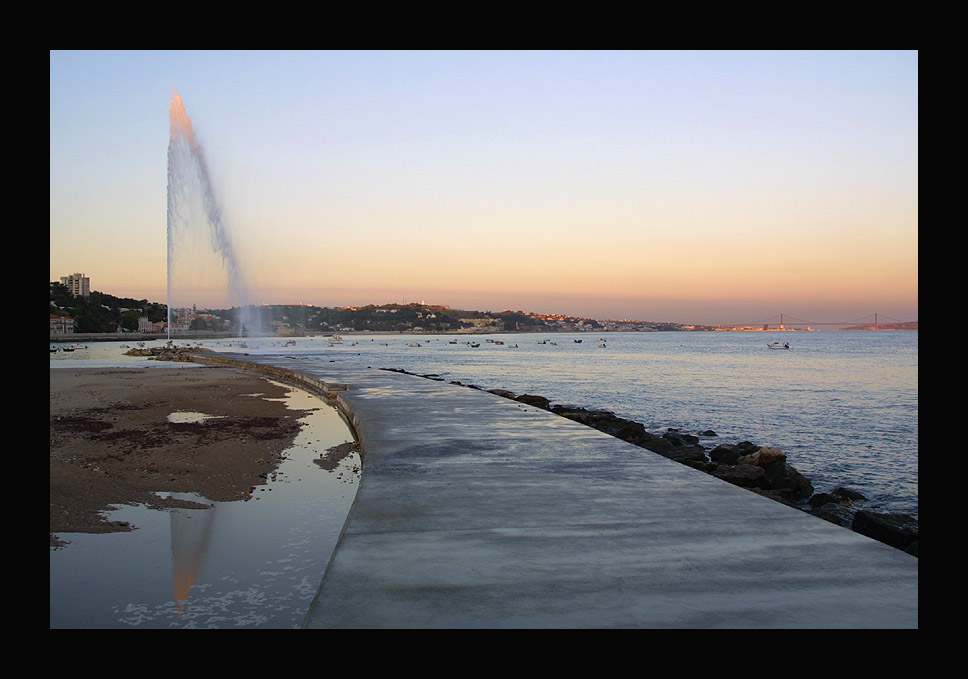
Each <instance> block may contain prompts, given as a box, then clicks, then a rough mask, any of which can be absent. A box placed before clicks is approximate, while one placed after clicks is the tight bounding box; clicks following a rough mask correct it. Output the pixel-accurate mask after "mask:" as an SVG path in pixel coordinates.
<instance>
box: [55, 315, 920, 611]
mask: <svg viewBox="0 0 968 679" xmlns="http://www.w3.org/2000/svg"><path fill="white" fill-rule="evenodd" d="M488 339H490V340H492V341H491V342H488V341H487V340H488ZM576 339H581V340H582V342H581V343H580V344H578V343H576V342H575V341H574V340H576ZM469 341H473V342H479V343H480V346H479V347H471V346H469V345H468V342H469ZM773 341H780V342H789V343H790V345H791V349H790V350H788V351H786V350H770V349H768V348H767V344H768V343H771V342H773ZM294 342H295V343H294V344H293V343H291V342H287V341H286V340H281V339H275V338H269V339H250V340H246V342H245V346H244V347H242V346H240V343H239V342H238V341H215V340H212V341H203V342H201V343H200V344H201V345H202V346H204V347H206V348H210V349H213V350H215V351H229V352H240V351H241V352H246V353H250V354H263V355H273V354H278V355H285V356H296V357H300V358H301V359H303V360H305V361H306V362H307V364H311V365H316V366H319V365H322V364H329V363H339V364H341V365H347V366H355V367H373V368H398V369H403V370H407V371H409V372H414V373H418V374H436V375H439V376H440V377H441V378H443V379H445V380H448V381H455V380H456V381H460V382H463V383H465V384H475V385H477V386H480V387H483V388H487V389H493V388H502V389H509V390H511V391H514V392H516V393H519V394H520V393H532V394H540V395H542V396H545V397H547V398H549V399H551V401H552V402H553V403H562V404H570V405H578V406H584V407H587V408H596V409H607V410H611V411H613V412H615V413H616V414H618V415H620V416H622V417H626V418H629V419H633V420H636V421H638V422H641V423H642V424H644V425H645V426H646V428H647V429H648V430H649V431H652V432H653V433H661V432H663V431H665V430H666V429H667V428H677V429H680V430H682V431H685V432H689V433H699V432H702V431H705V430H713V431H715V432H716V434H717V436H716V437H710V438H704V439H703V444H704V445H705V446H707V447H712V446H714V445H716V444H717V443H735V442H739V441H744V440H748V441H752V442H754V443H757V444H760V445H770V446H777V447H779V448H782V449H783V450H784V451H785V452H786V454H787V456H788V458H789V461H790V463H791V464H792V465H793V466H794V467H796V468H797V469H798V470H799V471H801V472H802V473H803V474H805V475H806V476H807V477H808V478H810V479H811V481H812V482H813V484H814V486H815V488H816V490H817V491H827V490H832V489H833V488H835V487H837V486H840V485H843V486H847V487H850V488H853V489H856V490H859V491H860V492H862V493H864V494H865V495H867V497H869V498H870V499H871V503H870V504H869V505H867V506H868V507H870V508H872V509H876V510H879V511H891V512H902V513H906V514H911V515H913V516H915V517H917V516H918V333H917V332H847V331H839V332H838V331H834V332H786V333H779V332H776V333H772V332H755V333H752V332H750V333H748V332H735V333H711V332H695V333H693V332H662V333H609V334H600V335H597V334H594V333H581V334H543V335H532V334H506V335H500V334H494V335H482V336H478V335H475V336H473V337H471V336H467V335H453V336H444V335H437V336H412V335H406V336H404V335H372V336H371V335H354V336H347V337H345V338H344V339H343V341H342V342H333V341H331V340H330V339H327V338H325V337H322V336H318V337H310V338H299V339H296V340H294ZM496 342H504V344H497V343H496ZM414 343H417V344H419V345H420V346H410V345H411V344H414ZM153 344H163V342H157V343H153ZM124 350H125V348H124V347H123V346H122V345H121V344H119V343H114V342H111V343H103V344H95V345H90V347H89V349H87V350H84V352H85V353H84V356H83V360H81V359H82V356H81V354H80V352H75V353H74V354H63V355H61V354H57V355H54V354H52V355H51V364H52V365H55V362H57V363H56V364H57V365H63V366H65V367H66V366H72V365H75V364H77V365H88V366H97V365H106V366H114V365H119V364H120V365H125V364H127V362H130V364H131V365H132V366H135V365H137V366H144V365H145V360H144V359H129V358H126V357H123V351H124ZM336 436H337V438H339V439H340V440H337V441H335V443H329V444H327V446H326V447H328V446H329V445H336V443H340V442H341V441H342V440H346V439H345V438H344V437H343V436H342V434H339V435H336ZM301 464H303V465H305V464H307V462H306V460H305V459H303V461H302V463H301ZM309 471H310V470H305V472H303V471H294V472H291V471H285V472H284V474H283V477H286V478H289V477H290V476H293V477H294V476H300V477H302V476H303V475H304V474H308V473H309ZM316 471H317V472H318V471H319V470H318V469H317V470H316ZM330 480H331V482H332V483H333V485H331V486H330V487H329V488H328V489H325V488H322V487H321V486H312V487H311V493H312V498H311V501H310V502H308V504H307V503H305V502H304V498H303V499H301V498H300V495H299V494H296V495H291V496H286V495H284V492H287V491H285V490H283V488H284V487H286V486H288V485H292V486H293V487H295V486H297V485H298V484H284V486H283V487H279V488H278V489H277V490H276V489H274V490H273V491H272V495H273V498H272V502H273V506H274V507H277V508H278V511H272V512H269V511H263V512H262V514H263V516H264V517H265V523H260V521H257V520H256V519H255V518H254V517H252V516H243V514H242V512H245V511H251V509H252V505H253V504H255V503H252V502H249V503H227V504H226V506H225V507H224V508H222V509H221V515H226V516H228V517H230V518H226V519H222V518H221V516H220V517H219V518H217V519H212V517H213V516H214V512H211V510H208V511H210V514H208V515H207V516H208V520H209V522H210V523H218V524H219V525H225V526H234V531H235V532H234V533H233V532H232V531H230V530H226V532H223V533H221V534H220V535H223V536H225V537H223V538H220V539H219V542H220V543H221V544H222V545H223V547H222V549H221V551H220V552H217V551H216V550H211V552H210V553H209V554H208V556H206V559H205V560H203V561H202V562H199V563H200V564H201V563H204V567H199V568H198V569H197V570H196V571H194V572H196V573H197V574H201V575H196V576H195V579H194V580H193V581H192V585H191V587H190V588H189V589H184V588H183V589H182V590H179V589H178V588H179V587H183V585H184V582H183V581H179V580H178V578H177V577H176V574H178V573H179V572H181V570H180V569H181V566H179V562H178V559H176V558H175V556H174V555H175V554H176V552H175V548H174V547H175V535H176V534H186V535H189V536H190V535H191V534H192V531H190V530H187V529H186V528H185V526H201V523H202V521H201V520H200V519H198V518H197V517H192V516H190V515H189V513H183V514H184V515H181V516H179V515H177V514H174V513H172V515H171V516H169V515H168V514H166V513H164V512H147V510H141V511H142V512H146V514H139V515H138V516H137V517H134V518H128V517H127V515H126V514H124V513H125V512H129V511H130V512H136V511H138V510H137V508H125V509H124V510H121V514H123V515H122V516H119V517H112V518H120V519H122V520H131V521H132V522H133V523H139V522H141V523H143V524H148V523H156V524H158V525H157V526H156V527H155V530H153V531H148V530H144V531H135V532H133V533H126V534H119V535H108V536H94V535H91V536H84V535H71V536H70V539H72V540H75V538H76V540H75V541H74V542H73V543H72V545H71V546H70V547H69V548H68V549H67V550H52V551H51V626H52V627H54V626H55V613H54V611H55V599H56V600H57V602H58V603H60V602H63V601H67V600H70V601H72V602H73V604H72V605H73V606H74V607H75V610H77V609H81V608H83V607H85V606H88V605H89V600H91V599H99V600H101V601H99V604H100V607H99V608H98V611H99V612H98V613H97V616H95V614H94V613H93V612H89V615H90V616H95V617H97V620H96V621H95V622H92V623H90V624H88V625H87V626H142V627H151V626H166V627H167V626H173V627H192V626H198V627H201V626H222V627H228V626H256V627H259V626H283V627H291V626H296V625H298V621H299V619H301V616H302V614H303V611H304V607H305V605H306V604H307V603H308V599H307V597H310V598H311V593H312V592H314V591H315V587H316V586H318V583H319V580H320V579H321V576H322V569H323V568H324V567H325V561H326V560H327V559H328V554H329V551H328V550H331V549H332V544H335V539H336V537H337V535H338V531H339V529H340V527H341V526H342V522H343V519H344V518H345V513H346V511H347V510H348V506H349V503H350V502H351V501H352V497H353V495H355V487H354V488H353V489H352V491H351V492H347V489H346V487H344V486H341V485H339V484H340V483H341V481H336V479H335V477H334V476H332V475H330ZM263 502H265V501H263ZM331 502H333V503H335V505H332V506H331V505H330V503H331ZM336 505H338V506H336ZM264 506H267V505H264ZM303 508H305V509H303ZM287 510H289V511H288V513H289V516H285V514H286V511H287ZM237 512H238V513H239V514H238V516H237V517H234V518H232V515H233V514H234V513H237ZM149 514H150V517H149ZM304 514H305V516H304ZM321 515H328V516H333V515H339V517H338V520H335V521H334V520H331V519H328V520H327V521H321V520H320V516H321ZM280 517H281V518H280ZM176 522H178V523H180V525H181V528H176ZM195 533H197V534H198V535H200V536H204V535H205V534H206V531H205V530H200V529H195ZM239 535H245V536H246V537H245V538H244V539H241V540H240V538H239V537H238V536H239ZM264 535H272V537H273V540H272V541H270V542H269V543H267V544H268V545H269V546H267V547H265V548H263V547H261V546H260V547H258V548H256V547H254V546H253V545H255V543H256V538H258V537H260V536H264ZM195 539H196V542H198V541H201V540H203V538H202V537H197V538H195ZM206 539H208V540H209V542H210V543H213V542H214V540H213V539H212V538H211V537H210V536H209V537H208V538H206ZM250 540H251V542H250ZM125 541H127V542H125ZM316 542H320V543H321V545H318V546H317V545H315V544H314V543H316ZM142 543H144V544H142ZM273 543H274V544H273ZM122 544H125V545H126V546H125V547H124V549H125V550H126V553H128V554H130V556H129V557H128V558H129V559H130V561H129V562H127V563H125V562H122V561H120V560H116V559H111V560H107V561H106V560H105V559H104V554H105V553H112V554H114V552H115V550H120V549H121V547H120V545H122ZM72 550H73V551H72ZM306 550H308V553H307V551H306ZM324 552H325V554H324ZM66 555H71V557H72V558H70V559H69V558H67V556H66ZM307 560H308V562H311V563H312V565H311V566H310V565H306V563H305V562H306V561H307ZM243 571H245V573H244V574H243ZM105 581H107V582H110V583H111V587H110V589H111V590H112V591H113V592H114V593H115V594H116V596H114V597H113V599H112V600H111V601H110V602H106V601H103V599H104V597H102V596H100V595H96V596H94V595H88V597H87V599H85V598H83V597H81V598H80V599H78V596H79V595H80V594H82V593H84V592H85V591H86V590H89V591H90V592H96V591H97V588H96V587H95V586H94V585H91V584H90V583H92V582H102V583H103V582H105ZM179 591H182V592H188V593H189V594H190V596H188V598H187V599H184V600H179V599H178V596H182V595H181V594H178V592H179ZM278 592H291V593H292V594H278ZM286 597H290V599H289V600H288V601H283V600H282V599H285V598H286ZM105 604H107V605H105ZM105 609H107V610H105ZM81 626H84V625H81Z"/></svg>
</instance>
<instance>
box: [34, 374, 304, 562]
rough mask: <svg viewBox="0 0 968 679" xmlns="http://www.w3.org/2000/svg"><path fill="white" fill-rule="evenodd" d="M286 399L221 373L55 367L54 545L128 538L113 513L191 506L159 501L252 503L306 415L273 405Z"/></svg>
mask: <svg viewBox="0 0 968 679" xmlns="http://www.w3.org/2000/svg"><path fill="white" fill-rule="evenodd" d="M287 391H288V388H287V387H283V386H281V385H279V384H276V383H273V382H270V381H268V380H266V379H263V378H261V377H258V376H255V375H252V374H250V373H244V372H240V371H235V370H232V369H229V368H221V367H219V368H212V367H191V368H134V369H128V368H52V369H51V371H50V544H51V546H57V545H58V544H61V542H62V538H61V536H60V534H61V533H71V532H83V533H104V532H114V531H126V530H130V529H131V527H130V526H128V525H126V524H123V523H118V522H112V521H110V520H108V519H106V518H104V517H103V516H102V515H101V514H100V513H101V512H103V511H104V510H106V509H108V508H110V507H112V506H116V505H119V504H134V503H139V504H144V505H146V506H150V507H157V508H158V509H163V508H166V507H172V506H176V505H179V506H187V505H191V504H192V503H186V502H185V501H180V500H171V499H166V500H162V499H161V498H159V496H158V495H157V493H161V492H166V493H167V492H176V493H197V494H200V495H203V496H204V497H205V498H208V499H210V500H212V501H231V500H245V499H247V498H249V497H251V493H252V491H253V490H254V489H255V488H256V487H258V486H259V485H260V484H264V483H265V481H266V479H267V478H268V477H269V476H270V475H271V474H272V472H273V470H274V469H275V468H276V467H277V465H278V464H279V462H280V461H281V460H282V459H283V456H284V453H285V451H286V449H287V448H288V447H289V446H290V445H291V443H292V441H293V439H294V438H295V436H296V434H297V433H298V432H299V430H300V427H301V425H300V423H299V421H298V418H299V417H300V415H301V414H302V413H301V412H300V411H294V410H292V409H291V408H289V407H287V406H286V405H285V404H284V403H283V402H282V401H280V400H273V399H279V398H280V397H282V396H283V395H284V394H285V393H286V392H287ZM200 414H201V415H205V416H209V417H208V418H205V419H203V420H202V421H198V420H199V419H200V418H199V415H200ZM195 506H197V505H195ZM68 539H69V538H68Z"/></svg>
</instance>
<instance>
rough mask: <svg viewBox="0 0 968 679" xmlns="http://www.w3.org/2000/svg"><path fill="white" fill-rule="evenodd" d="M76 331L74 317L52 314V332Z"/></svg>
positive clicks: (57, 333)
mask: <svg viewBox="0 0 968 679" xmlns="http://www.w3.org/2000/svg"><path fill="white" fill-rule="evenodd" d="M73 332H74V319H73V318H70V317H68V316H55V315H54V314H51V315H50V334H51V335H69V334H71V333H73Z"/></svg>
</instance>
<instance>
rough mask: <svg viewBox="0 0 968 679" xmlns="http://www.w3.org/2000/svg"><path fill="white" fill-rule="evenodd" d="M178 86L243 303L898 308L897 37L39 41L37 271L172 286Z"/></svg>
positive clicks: (912, 209) (153, 291) (902, 152)
mask: <svg viewBox="0 0 968 679" xmlns="http://www.w3.org/2000/svg"><path fill="white" fill-rule="evenodd" d="M176 90H177V94H178V96H180V98H181V100H182V102H183V103H184V108H185V111H186V113H187V115H188V117H189V119H190V122H191V125H192V127H193V129H194V133H195V135H196V138H197V140H198V142H199V144H200V146H201V149H202V151H201V152H202V153H203V154H204V158H205V162H206V164H207V167H208V171H209V174H210V176H211V179H212V184H213V187H214V193H215V195H216V197H217V200H218V203H219V206H220V209H221V214H222V218H223V222H224V225H225V229H226V232H227V234H228V236H229V238H230V239H231V240H232V243H233V250H234V253H235V259H236V260H237V264H238V269H239V271H240V272H241V274H242V276H243V278H244V280H245V287H246V290H247V297H246V299H247V300H248V301H250V302H252V303H261V304H296V303H301V304H314V305H318V306H330V307H332V306H351V305H365V304H381V303H388V302H425V303H427V304H444V305H448V306H451V307H455V308H465V309H478V310H491V311H499V310H504V309H514V310H522V311H532V312H537V313H559V314H567V315H575V316H584V317H592V318H601V319H607V318H614V319H619V318H631V319H637V320H655V321H672V322H679V323H723V324H743V323H757V322H760V321H763V320H765V319H770V318H773V317H775V316H777V315H778V314H780V313H783V314H785V315H786V317H787V318H795V319H801V320H807V321H814V322H840V321H850V320H854V319H860V318H864V317H868V316H870V315H872V314H874V313H875V312H876V313H878V314H879V315H880V319H881V321H882V322H883V321H884V320H885V318H887V319H893V320H897V321H915V320H917V317H918V117H917V114H918V53H917V52H916V51H901V52H896V51H886V52H885V51H843V52H841V51H310V52H302V51H296V52H292V51H281V52H266V51H131V52H128V51H52V52H51V53H50V280H51V281H57V280H60V277H61V276H66V275H68V274H71V273H75V272H80V273H84V274H85V275H87V276H89V277H90V279H91V286H92V288H93V289H95V290H100V291H102V292H107V293H110V294H113V295H117V296H124V297H134V298H137V299H142V298H146V299H148V300H150V301H158V302H166V301H167V299H168V298H167V295H168V282H167V281H168V274H167V272H168V255H167V253H168V207H167V191H168V147H169V140H170V135H171V126H170V122H169V107H170V105H171V102H172V99H173V97H174V93H175V91H176ZM197 228H198V229H199V230H200V231H199V233H203V232H204V231H205V230H206V229H207V225H206V224H204V223H203V224H199V225H198V226H197ZM176 238H178V236H176ZM202 242H203V243H204V242H205V241H204V238H203V239H202ZM209 256H212V255H211V252H209ZM176 257H185V255H176ZM203 261H204V260H202V259H199V260H198V262H200V263H199V264H198V265H197V268H202V267H204V268H206V269H209V268H212V269H216V270H219V271H216V272H215V273H216V274H217V275H215V276H214V278H212V280H211V281H210V283H209V284H210V285H211V289H203V288H202V287H201V284H199V285H198V287H197V288H195V289H193V290H192V292H191V293H190V294H192V295H193V296H197V300H196V299H194V298H193V303H197V305H198V306H199V307H207V306H211V307H216V308H218V307H220V306H223V305H228V303H227V301H228V300H227V297H226V294H227V293H225V291H224V288H225V285H224V283H220V282H219V279H218V275H221V262H220V261H219V260H218V258H217V257H215V258H214V259H211V260H210V262H208V263H205V264H202V263H201V262H203ZM222 280H224V278H223V279H222Z"/></svg>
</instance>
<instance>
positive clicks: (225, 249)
mask: <svg viewBox="0 0 968 679" xmlns="http://www.w3.org/2000/svg"><path fill="white" fill-rule="evenodd" d="M172 93H173V96H172V100H171V106H170V107H169V109H168V115H169V118H170V121H171V136H170V138H169V141H168V339H169V340H170V339H171V328H172V321H173V320H174V319H173V317H172V312H173V310H174V309H176V308H178V307H179V305H180V306H182V307H189V306H194V304H195V302H196V301H198V300H196V299H190V298H188V296H189V295H195V296H196V297H197V296H199V295H209V294H213V290H214V291H215V293H214V294H217V295H220V296H222V298H223V299H225V300H226V301H227V302H228V304H229V306H236V307H238V309H239V318H238V319H237V321H238V333H239V336H243V335H244V334H246V333H247V332H248V333H250V334H251V333H254V332H255V331H256V330H257V328H256V326H255V324H254V322H253V321H254V320H255V319H254V318H253V316H254V314H253V307H251V306H250V302H249V294H248V288H247V285H246V282H245V279H244V276H243V272H242V269H241V263H240V261H239V257H238V254H237V253H236V250H235V247H234V245H233V242H232V237H231V232H230V230H229V229H228V228H227V226H226V224H225V222H224V220H223V217H222V208H221V206H220V205H219V202H218V200H217V198H216V195H215V190H214V187H213V185H212V180H211V177H210V176H209V172H208V166H207V163H206V160H205V154H204V153H203V152H202V147H201V145H200V144H199V143H198V140H197V139H196V137H195V131H194V130H193V129H192V122H191V120H189V118H188V114H187V113H186V112H185V106H184V104H183V103H182V100H181V97H180V96H178V91H177V90H175V88H174V87H172ZM206 260H207V261H206ZM220 287H221V288H223V289H222V290H219V288H220ZM181 296H185V297H186V298H181Z"/></svg>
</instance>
